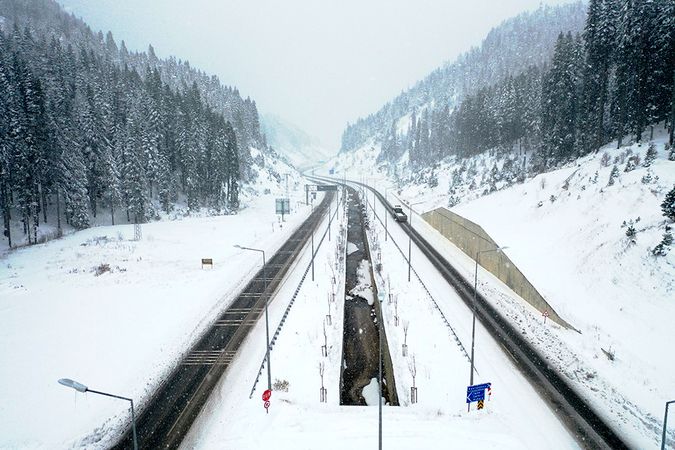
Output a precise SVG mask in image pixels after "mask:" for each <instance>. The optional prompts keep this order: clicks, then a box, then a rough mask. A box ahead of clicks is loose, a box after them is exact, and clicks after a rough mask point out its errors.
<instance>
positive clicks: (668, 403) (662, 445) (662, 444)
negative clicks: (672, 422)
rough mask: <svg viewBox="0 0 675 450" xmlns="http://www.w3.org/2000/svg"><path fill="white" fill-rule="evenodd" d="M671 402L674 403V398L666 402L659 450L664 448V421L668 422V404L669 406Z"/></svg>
mask: <svg viewBox="0 0 675 450" xmlns="http://www.w3.org/2000/svg"><path fill="white" fill-rule="evenodd" d="M671 403H675V400H671V401H669V402H666V414H665V416H664V417H663V436H661V450H665V449H666V423H668V406H670V404H671Z"/></svg>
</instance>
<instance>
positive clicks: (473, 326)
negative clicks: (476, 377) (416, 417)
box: [469, 247, 508, 408]
mask: <svg viewBox="0 0 675 450" xmlns="http://www.w3.org/2000/svg"><path fill="white" fill-rule="evenodd" d="M507 248H508V247H497V248H492V249H490V250H480V251H478V252H476V272H475V275H474V281H473V322H472V324H471V374H470V375H469V386H473V367H474V364H473V355H474V344H475V338H476V296H477V293H478V260H479V258H480V255H481V253H489V252H501V251H502V250H505V249H507ZM470 407H471V406H470V405H469V408H470Z"/></svg>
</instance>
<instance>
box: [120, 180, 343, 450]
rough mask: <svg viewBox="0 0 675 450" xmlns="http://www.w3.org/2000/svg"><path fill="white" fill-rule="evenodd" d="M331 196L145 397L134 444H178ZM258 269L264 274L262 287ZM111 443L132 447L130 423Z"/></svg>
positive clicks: (147, 446) (145, 446)
mask: <svg viewBox="0 0 675 450" xmlns="http://www.w3.org/2000/svg"><path fill="white" fill-rule="evenodd" d="M333 196H334V194H333V192H326V195H325V197H324V199H323V200H322V201H321V203H320V204H319V205H318V206H317V207H315V208H314V211H313V212H312V214H311V215H310V216H309V217H308V218H307V219H306V220H305V222H304V223H303V224H302V225H301V226H300V228H298V230H296V231H295V233H293V235H291V237H290V238H289V239H288V240H287V241H286V243H285V244H284V245H283V246H282V247H281V248H280V249H279V250H278V251H277V252H276V253H275V254H274V256H272V258H270V259H268V260H267V264H266V265H265V270H264V271H263V269H262V268H261V269H260V271H259V272H258V273H257V274H256V275H255V277H254V278H253V279H252V280H251V281H250V282H249V283H248V285H247V286H246V287H245V288H244V290H243V291H242V292H241V293H240V294H239V296H238V297H237V298H236V300H235V301H234V302H232V304H231V305H230V307H229V308H228V309H227V310H226V311H224V312H223V313H222V314H221V315H220V316H219V317H218V319H217V320H216V321H215V323H214V325H213V326H212V327H211V328H209V329H208V330H207V331H206V332H205V333H204V335H203V336H202V337H201V338H200V339H199V341H198V342H197V343H196V344H195V345H194V346H193V347H192V348H191V349H190V351H189V352H188V353H187V355H186V356H185V358H184V359H183V360H182V361H181V362H180V363H179V364H178V365H177V366H176V367H175V368H174V370H173V372H172V373H171V375H169V377H167V379H166V380H165V381H164V382H163V383H162V384H161V386H160V387H159V388H158V390H157V391H156V392H155V393H154V394H153V396H152V397H151V398H150V400H149V401H147V402H146V403H145V404H143V405H141V411H140V414H139V415H137V419H136V433H137V436H138V443H139V448H141V449H162V448H178V446H179V445H180V443H181V441H182V440H183V438H184V437H185V435H186V434H187V432H188V430H189V429H190V426H191V425H192V423H193V422H194V420H195V419H196V418H197V416H198V415H199V412H200V411H201V409H202V408H203V406H204V404H205V403H206V401H207V400H208V397H209V395H210V394H211V392H212V391H213V388H214V387H215V386H216V384H217V383H218V380H219V379H220V377H221V376H222V374H223V373H224V372H225V370H227V367H228V365H229V364H230V362H231V361H232V358H233V357H234V355H235V354H236V352H237V350H238V349H239V347H240V346H241V344H242V342H243V341H244V340H245V338H246V337H247V336H248V333H249V332H250V330H251V328H252V327H253V325H254V324H255V323H256V321H257V320H258V319H259V318H260V317H261V315H262V314H263V311H264V305H265V299H266V297H268V296H270V294H271V293H272V292H274V291H275V289H276V288H277V286H278V285H279V283H280V282H281V281H282V280H283V278H284V276H285V274H286V273H287V271H288V269H289V268H290V266H291V265H292V263H293V261H294V260H295V258H296V257H297V256H298V255H299V254H300V252H301V250H302V248H303V247H304V245H305V243H307V241H308V239H309V238H310V237H311V234H312V231H314V230H315V229H316V227H317V226H318V225H319V223H320V222H321V220H322V218H323V215H324V214H325V213H326V212H327V211H328V205H329V202H330V201H332V199H333ZM263 273H265V277H266V278H267V290H266V291H265V290H264V286H265V283H264V280H263ZM263 291H264V293H265V296H263V295H262V294H263ZM113 448H115V449H133V440H132V433H131V428H129V429H128V430H127V431H126V433H125V434H124V436H122V438H121V439H120V441H119V442H118V443H117V444H116V445H115V446H114V447H113Z"/></svg>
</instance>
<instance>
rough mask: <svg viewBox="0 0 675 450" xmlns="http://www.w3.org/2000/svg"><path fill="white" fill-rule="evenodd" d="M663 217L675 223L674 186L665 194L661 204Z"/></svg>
mask: <svg viewBox="0 0 675 450" xmlns="http://www.w3.org/2000/svg"><path fill="white" fill-rule="evenodd" d="M661 211H663V215H664V216H666V217H667V218H669V219H670V220H672V221H674V222H675V186H673V188H672V189H671V190H670V192H668V193H667V194H666V198H665V199H664V200H663V203H661Z"/></svg>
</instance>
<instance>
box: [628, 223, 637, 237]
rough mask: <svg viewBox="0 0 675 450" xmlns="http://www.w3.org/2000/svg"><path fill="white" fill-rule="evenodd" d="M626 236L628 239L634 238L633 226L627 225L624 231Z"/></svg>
mask: <svg viewBox="0 0 675 450" xmlns="http://www.w3.org/2000/svg"><path fill="white" fill-rule="evenodd" d="M626 236H628V237H629V238H632V237H634V236H635V227H634V226H633V225H628V228H627V229H626Z"/></svg>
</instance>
